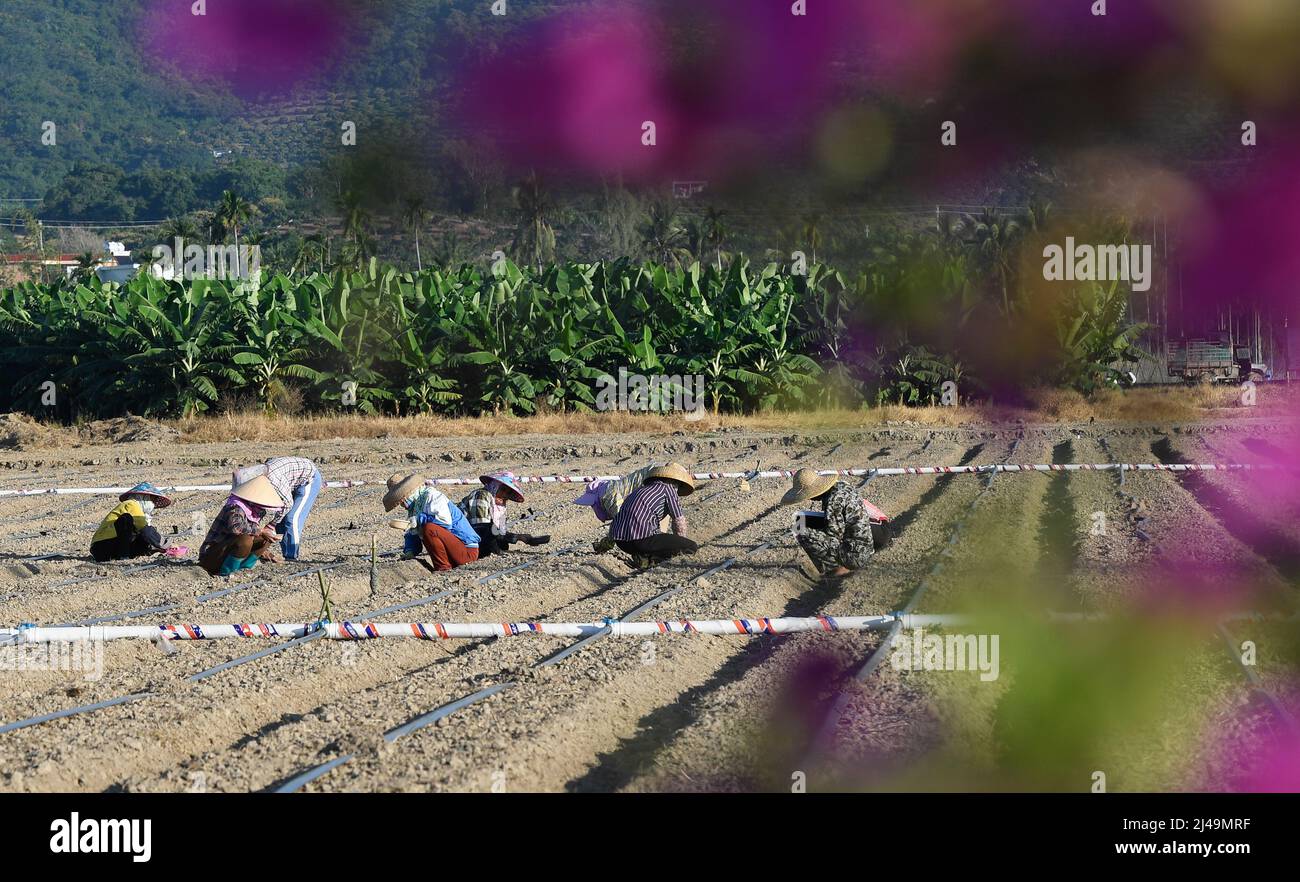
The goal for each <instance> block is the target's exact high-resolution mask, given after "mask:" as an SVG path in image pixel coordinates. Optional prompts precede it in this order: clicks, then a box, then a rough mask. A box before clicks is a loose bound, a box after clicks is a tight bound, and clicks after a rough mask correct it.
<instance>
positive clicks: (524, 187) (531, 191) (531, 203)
mask: <svg viewBox="0 0 1300 882" xmlns="http://www.w3.org/2000/svg"><path fill="white" fill-rule="evenodd" d="M514 199H515V207H516V208H517V209H519V226H518V227H517V228H516V230H515V240H514V242H513V244H512V245H511V247H512V248H514V249H515V250H516V251H517V252H518V253H519V254H520V255H521V256H524V257H526V258H527V259H528V262H529V263H531V264H535V265H536V266H537V268H538V270H539V271H540V270H541V268H542V262H543V261H544V260H546V259H547V258H548V257H552V256H554V254H555V230H554V229H552V227H551V225H550V219H551V215H552V213H553V212H554V205H553V204H552V202H551V197H550V194H548V193H547V192H546V190H545V189H544V188H543V187H542V183H541V181H539V180H538V178H537V172H532V173H530V174H529V175H528V177H527V178H526V179H524V180H523V181H522V182H521V183H520V184H519V185H518V186H517V187H515V189H514Z"/></svg>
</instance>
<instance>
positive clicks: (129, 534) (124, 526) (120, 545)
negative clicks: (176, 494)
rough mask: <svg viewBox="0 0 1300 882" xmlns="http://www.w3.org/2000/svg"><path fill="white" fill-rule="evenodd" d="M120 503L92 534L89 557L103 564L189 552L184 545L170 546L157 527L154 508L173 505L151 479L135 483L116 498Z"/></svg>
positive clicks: (175, 555) (178, 555)
mask: <svg viewBox="0 0 1300 882" xmlns="http://www.w3.org/2000/svg"><path fill="white" fill-rule="evenodd" d="M117 500H118V503H117V506H116V507H114V508H113V510H112V511H110V512H109V513H108V514H107V515H105V517H104V520H103V521H102V522H101V523H100V525H99V529H97V530H96V531H95V535H94V536H92V537H90V556H91V557H93V558H94V559H95V560H97V561H100V562H101V563H102V562H103V561H106V560H126V559H127V558H131V557H144V556H145V555H148V554H166V555H167V556H169V557H183V556H184V555H185V553H186V552H187V551H188V549H187V548H185V546H183V545H177V546H173V547H170V548H169V547H168V546H167V543H166V541H164V540H163V537H162V535H161V534H160V533H159V532H158V528H157V527H155V526H154V525H153V512H154V509H158V508H166V507H167V506H169V505H171V504H172V501H171V499H170V498H169V497H167V496H165V495H164V494H163V493H162V491H160V490H159V489H158V488H157V487H155V486H154V485H153V484H150V483H149V482H148V481H144V482H142V483H139V484H136V485H135V486H134V487H132V488H131V489H130V490H128V491H126V492H125V493H123V494H122V495H121V496H119V497H117Z"/></svg>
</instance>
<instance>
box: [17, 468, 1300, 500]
mask: <svg viewBox="0 0 1300 882" xmlns="http://www.w3.org/2000/svg"><path fill="white" fill-rule="evenodd" d="M1296 468H1300V467H1298V466H1287V465H1279V464H1276V463H1160V462H1134V463H1121V462H1101V463H1038V464H1030V465H1017V464H1015V463H1010V464H995V465H964V466H963V465H956V466H899V467H896V468H894V467H882V468H875V469H863V468H858V469H818V470H817V474H819V475H840V476H843V477H861V476H863V475H963V474H972V475H973V474H979V475H987V474H990V473H994V472H1078V471H1088V472H1091V471H1098V472H1103V471H1115V470H1118V471H1120V472H1125V471H1137V472H1148V471H1151V472H1156V471H1159V472H1215V471H1218V472H1228V471H1241V470H1246V469H1285V470H1294V469H1296ZM793 475H794V472H793V471H790V470H789V469H768V470H765V471H752V472H694V473H693V474H692V477H693V478H695V480H697V481H716V480H720V479H725V478H746V479H748V480H751V481H752V480H754V479H755V478H789V477H791V476H793ZM622 477H623V476H622V475H519V476H516V477H515V481H516V483H520V484H586V483H588V482H591V481H617V480H619V479H620V478H622ZM425 483H426V484H441V485H448V484H474V485H477V484H480V483H482V481H480V479H478V478H432V479H430V480H428V481H426V482H425ZM324 486H326V487H335V488H338V487H345V488H346V487H373V486H380V482H378V481H326V482H325V485H324ZM130 489H131V488H130V487H36V488H31V489H27V490H0V498H4V497H11V496H39V495H41V494H45V493H53V494H55V495H59V496H67V495H106V494H110V493H119V494H120V493H125V492H126V491H128V490H130ZM159 489H162V490H170V491H172V492H173V493H191V492H197V491H203V490H208V491H213V492H222V493H229V492H230V485H229V484H177V485H175V486H172V487H166V486H164V487H161V488H159Z"/></svg>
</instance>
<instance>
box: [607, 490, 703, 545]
mask: <svg viewBox="0 0 1300 882" xmlns="http://www.w3.org/2000/svg"><path fill="white" fill-rule="evenodd" d="M664 515H671V516H672V519H673V525H674V526H675V527H677V528H678V529H684V525H685V523H686V517H685V515H683V514H682V503H681V500H680V499H679V498H678V496H677V485H676V484H674V483H672V482H671V481H651V482H649V483H648V484H642V485H641V486H640V487H638V488H637V489H635V490H633V491H632V492H631V494H629V495H628V497H627V499H625V500H623V505H622V506H621V507H620V508H619V510H618V514H617V515H616V516H615V517H614V522H613V523H612V524H610V526H609V538H611V539H614V540H615V541H624V542H630V541H635V540H637V539H645V538H646V537H648V536H654V535H655V534H657V533H658V532H659V522H660V521H662V520H663V517H664Z"/></svg>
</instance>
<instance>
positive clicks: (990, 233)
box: [966, 208, 1020, 320]
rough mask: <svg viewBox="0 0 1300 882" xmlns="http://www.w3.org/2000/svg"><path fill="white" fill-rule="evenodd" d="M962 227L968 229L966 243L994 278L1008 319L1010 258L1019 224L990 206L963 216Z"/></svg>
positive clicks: (1009, 312) (1009, 311) (1018, 232)
mask: <svg viewBox="0 0 1300 882" xmlns="http://www.w3.org/2000/svg"><path fill="white" fill-rule="evenodd" d="M966 228H967V229H968V230H969V231H970V235H969V237H968V238H967V240H966V242H967V245H968V246H969V247H970V248H971V249H972V250H973V251H974V252H975V253H976V254H977V255H978V256H979V258H980V259H981V260H983V261H984V264H985V266H987V267H988V268H989V269H990V270H992V271H993V273H995V274H996V275H997V277H998V282H999V284H1000V286H1001V288H1002V313H1003V315H1004V316H1005V317H1006V318H1007V319H1008V320H1010V319H1011V295H1010V293H1009V288H1010V284H1011V261H1012V257H1013V254H1014V251H1015V247H1016V241H1017V239H1018V238H1019V235H1020V225H1019V224H1018V223H1016V222H1015V221H1014V220H1011V219H1009V218H1004V217H1001V216H1000V215H999V214H998V213H997V212H996V211H994V210H993V209H992V208H985V209H983V210H982V211H981V212H980V213H979V214H978V215H967V216H966Z"/></svg>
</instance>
